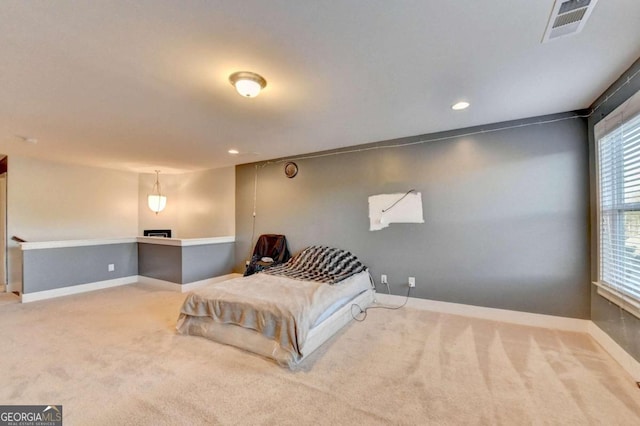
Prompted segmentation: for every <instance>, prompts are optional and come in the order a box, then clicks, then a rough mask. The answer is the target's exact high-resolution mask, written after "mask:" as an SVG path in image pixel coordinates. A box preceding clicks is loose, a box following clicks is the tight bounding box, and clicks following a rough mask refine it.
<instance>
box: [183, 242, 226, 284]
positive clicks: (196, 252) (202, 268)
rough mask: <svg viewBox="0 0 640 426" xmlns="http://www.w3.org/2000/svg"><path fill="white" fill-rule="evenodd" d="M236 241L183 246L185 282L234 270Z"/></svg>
mask: <svg viewBox="0 0 640 426" xmlns="http://www.w3.org/2000/svg"><path fill="white" fill-rule="evenodd" d="M234 245H235V244H234V243H224V244H207V245H202V246H187V247H183V248H182V280H181V281H180V282H181V283H183V284H188V283H192V282H195V281H201V280H205V279H208V278H212V277H220V276H223V275H227V274H230V273H232V272H233V263H234Z"/></svg>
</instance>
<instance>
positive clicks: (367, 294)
mask: <svg viewBox="0 0 640 426" xmlns="http://www.w3.org/2000/svg"><path fill="white" fill-rule="evenodd" d="M372 301H373V290H372V284H371V279H370V275H369V272H368V270H367V268H366V267H365V266H364V265H362V263H360V261H359V260H358V259H357V258H356V257H355V256H354V255H352V254H351V253H349V252H346V251H344V250H340V249H336V248H330V247H320V246H313V247H308V248H306V249H305V250H303V251H301V252H300V253H299V254H297V255H296V256H294V257H293V258H291V259H290V260H289V261H288V262H287V263H285V264H283V265H281V266H278V267H274V268H271V269H268V270H266V271H263V272H260V273H257V274H254V275H250V276H248V277H242V278H235V279H231V280H228V281H224V282H221V283H217V284H214V285H211V286H208V287H205V288H202V289H199V290H197V291H194V292H192V293H190V294H189V295H187V298H186V299H185V301H184V303H183V305H182V307H181V309H180V316H179V318H178V323H177V327H176V328H177V330H178V332H179V333H181V334H187V335H193V336H201V337H205V338H208V339H211V340H214V341H216V342H219V343H224V344H227V345H232V346H236V347H238V348H241V349H244V350H248V351H250V352H253V353H256V354H258V355H261V356H264V357H267V358H270V359H273V360H275V361H276V362H277V363H278V364H279V365H281V366H284V367H288V368H294V367H295V366H296V365H298V364H299V363H300V362H301V361H302V360H304V359H305V358H306V357H308V356H309V354H311V353H312V352H313V351H314V350H316V349H317V348H318V347H319V346H320V345H322V344H323V343H324V342H326V341H327V340H328V339H329V338H331V336H333V335H334V334H335V333H336V332H337V331H338V330H340V329H341V328H342V327H344V326H345V325H346V324H347V323H349V321H351V319H352V318H353V316H352V305H353V304H354V303H357V304H358V305H359V306H360V307H361V308H364V307H366V306H368V305H369V304H371V302H372Z"/></svg>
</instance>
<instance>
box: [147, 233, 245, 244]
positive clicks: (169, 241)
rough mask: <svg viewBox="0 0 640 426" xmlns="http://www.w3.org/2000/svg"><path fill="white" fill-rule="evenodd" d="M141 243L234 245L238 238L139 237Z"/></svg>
mask: <svg viewBox="0 0 640 426" xmlns="http://www.w3.org/2000/svg"><path fill="white" fill-rule="evenodd" d="M137 239H138V242H139V243H145V244H159V245H163V246H179V247H188V246H204V245H207V244H224V243H233V242H235V241H236V237H235V236H233V235H231V236H227V237H208V238H164V237H138V238H137Z"/></svg>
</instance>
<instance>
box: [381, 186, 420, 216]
mask: <svg viewBox="0 0 640 426" xmlns="http://www.w3.org/2000/svg"><path fill="white" fill-rule="evenodd" d="M412 192H416V190H415V189H410V190H408V191H407V192H406V193H405V194H404V195H403V196H402V197H400V198H398V200H397V201H396V202H395V203H393V204H391V205H390V206H389V207H387V208H386V209H384V210H382V213H386V212H388V211H389V210H391V209H392V208H393V207H394V206H395V205H396V204H398V203H399V202H400V201H402V200H404V198H405V197H406V196H407V195H409V194H411V193H412Z"/></svg>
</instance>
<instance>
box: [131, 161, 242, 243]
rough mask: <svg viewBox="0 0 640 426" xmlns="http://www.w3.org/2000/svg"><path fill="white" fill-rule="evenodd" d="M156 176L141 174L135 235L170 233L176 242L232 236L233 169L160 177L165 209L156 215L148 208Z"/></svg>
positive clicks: (233, 224) (233, 228)
mask: <svg viewBox="0 0 640 426" xmlns="http://www.w3.org/2000/svg"><path fill="white" fill-rule="evenodd" d="M154 182H155V174H140V177H139V194H140V197H139V200H138V206H139V220H138V235H142V233H143V230H145V229H171V230H172V231H173V237H175V238H202V237H219V236H226V235H234V234H235V168H233V167H224V168H219V169H210V170H203V171H199V172H192V173H184V174H179V175H168V174H167V175H163V174H162V173H161V174H160V184H161V186H162V191H163V193H164V194H165V195H166V196H167V207H166V208H165V209H164V210H163V211H162V212H160V213H158V214H157V215H156V214H155V213H153V212H152V211H151V210H150V209H149V207H147V195H148V194H149V193H150V192H151V190H152V188H153V184H154Z"/></svg>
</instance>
